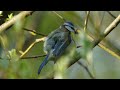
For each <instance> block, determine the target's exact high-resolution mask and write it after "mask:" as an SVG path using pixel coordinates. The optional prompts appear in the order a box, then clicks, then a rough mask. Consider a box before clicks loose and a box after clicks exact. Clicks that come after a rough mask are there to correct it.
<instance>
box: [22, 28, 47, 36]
mask: <svg viewBox="0 0 120 90" xmlns="http://www.w3.org/2000/svg"><path fill="white" fill-rule="evenodd" d="M23 30H25V31H30V32H33V33H35V34H37V35H41V36H47V35H44V34H41V33H38V32H36V31H35V30H32V29H27V28H23Z"/></svg>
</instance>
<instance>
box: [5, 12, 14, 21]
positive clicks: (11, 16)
mask: <svg viewBox="0 0 120 90" xmlns="http://www.w3.org/2000/svg"><path fill="white" fill-rule="evenodd" d="M11 18H13V13H11V14H9V15H8V18H6V20H5V21H9V20H10V19H11Z"/></svg>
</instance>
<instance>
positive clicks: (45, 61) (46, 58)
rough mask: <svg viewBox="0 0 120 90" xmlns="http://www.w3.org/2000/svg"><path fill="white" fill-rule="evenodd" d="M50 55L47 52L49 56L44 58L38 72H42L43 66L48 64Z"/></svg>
mask: <svg viewBox="0 0 120 90" xmlns="http://www.w3.org/2000/svg"><path fill="white" fill-rule="evenodd" d="M48 57H49V54H47V56H46V57H45V59H44V60H43V62H42V64H41V65H40V67H39V69H38V74H40V72H41V70H42V68H43V67H44V66H45V65H46V64H47V62H48Z"/></svg>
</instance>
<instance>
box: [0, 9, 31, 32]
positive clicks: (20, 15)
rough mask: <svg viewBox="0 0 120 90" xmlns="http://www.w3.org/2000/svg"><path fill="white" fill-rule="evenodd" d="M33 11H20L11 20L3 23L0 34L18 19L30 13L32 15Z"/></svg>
mask: <svg viewBox="0 0 120 90" xmlns="http://www.w3.org/2000/svg"><path fill="white" fill-rule="evenodd" d="M32 12H33V11H22V12H20V13H19V14H18V15H16V16H14V17H13V18H12V19H10V20H9V21H7V22H5V23H3V24H2V25H1V26H0V34H1V33H2V32H3V31H4V30H6V29H7V28H9V27H10V26H12V25H13V24H15V22H17V21H18V20H20V19H22V18H25V17H26V16H28V15H31V13H32Z"/></svg>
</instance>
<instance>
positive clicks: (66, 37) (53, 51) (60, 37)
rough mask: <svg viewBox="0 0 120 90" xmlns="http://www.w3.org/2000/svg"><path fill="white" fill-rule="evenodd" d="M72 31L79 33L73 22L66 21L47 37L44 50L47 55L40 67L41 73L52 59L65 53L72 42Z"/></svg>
mask: <svg viewBox="0 0 120 90" xmlns="http://www.w3.org/2000/svg"><path fill="white" fill-rule="evenodd" d="M71 32H74V33H75V34H77V31H76V30H75V27H74V25H73V23H72V22H69V21H66V22H65V23H64V24H63V25H61V26H60V27H59V28H58V29H56V30H55V31H53V32H51V33H50V34H49V35H48V36H47V37H46V39H45V42H44V52H46V53H47V55H46V57H45V59H44V60H43V62H42V64H41V65H40V67H39V69H38V74H40V72H41V70H42V69H43V67H44V66H45V65H46V64H47V63H48V61H49V60H50V59H53V60H54V59H57V58H58V57H60V56H61V55H62V54H63V52H64V51H65V50H66V48H67V47H68V46H69V45H70V43H71V42H72V38H71Z"/></svg>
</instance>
